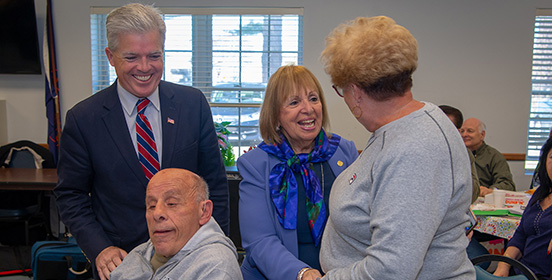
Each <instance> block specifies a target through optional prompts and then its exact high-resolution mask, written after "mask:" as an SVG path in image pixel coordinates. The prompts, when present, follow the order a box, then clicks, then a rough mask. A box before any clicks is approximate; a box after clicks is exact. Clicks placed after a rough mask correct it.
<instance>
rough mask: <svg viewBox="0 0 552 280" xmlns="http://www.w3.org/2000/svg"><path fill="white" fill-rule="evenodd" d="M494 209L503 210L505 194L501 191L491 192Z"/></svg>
mask: <svg viewBox="0 0 552 280" xmlns="http://www.w3.org/2000/svg"><path fill="white" fill-rule="evenodd" d="M493 198H494V205H495V208H504V206H505V204H506V193H505V192H504V191H503V190H494V191H493Z"/></svg>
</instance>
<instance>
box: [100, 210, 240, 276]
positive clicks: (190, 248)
mask: <svg viewBox="0 0 552 280" xmlns="http://www.w3.org/2000/svg"><path fill="white" fill-rule="evenodd" d="M153 253H154V248H153V244H152V243H151V240H149V241H147V242H146V243H143V244H141V245H139V246H138V247H136V248H134V250H132V251H131V252H130V253H129V254H128V255H127V256H126V257H125V258H124V260H123V262H122V263H121V264H120V265H119V266H118V267H117V268H116V269H115V270H114V271H113V272H111V277H110V279H111V280H119V279H121V280H138V279H140V280H146V279H148V280H149V279H165V280H169V279H194V280H195V279H243V278H242V275H241V271H240V267H239V265H238V255H237V253H236V247H235V246H234V243H232V241H231V240H230V239H229V238H228V237H226V236H225V235H224V233H223V232H222V230H221V229H220V227H219V225H218V224H217V222H216V221H215V220H214V219H213V218H212V217H211V220H209V222H207V223H206V224H205V225H203V226H202V227H200V228H199V230H198V231H197V232H196V233H195V234H194V236H193V237H192V238H191V239H190V240H189V241H188V243H186V245H184V247H183V248H182V249H181V250H180V252H178V253H177V254H176V255H174V256H173V257H172V258H171V259H169V261H168V262H167V263H165V264H164V265H163V266H161V267H160V268H159V269H158V270H157V271H156V272H155V274H154V273H153V268H152V266H151V264H150V260H151V257H152V256H153Z"/></svg>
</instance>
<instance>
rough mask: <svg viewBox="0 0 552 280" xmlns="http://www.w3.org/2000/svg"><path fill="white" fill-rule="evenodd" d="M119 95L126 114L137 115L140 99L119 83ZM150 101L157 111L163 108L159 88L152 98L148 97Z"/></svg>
mask: <svg viewBox="0 0 552 280" xmlns="http://www.w3.org/2000/svg"><path fill="white" fill-rule="evenodd" d="M117 94H118V95H119V100H121V105H122V106H123V110H124V111H125V112H126V114H127V115H128V116H131V115H132V114H133V113H135V112H136V103H137V102H138V100H139V99H140V98H138V97H136V96H135V95H133V94H132V93H130V92H128V91H127V90H126V89H124V88H123V87H122V86H121V84H119V82H117ZM148 99H149V100H150V104H152V105H153V107H154V108H155V110H157V112H159V111H160V108H161V106H160V104H159V86H158V87H157V88H156V89H155V91H154V92H153V93H152V94H151V95H150V96H148ZM150 107H151V106H150Z"/></svg>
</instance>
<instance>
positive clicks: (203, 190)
mask: <svg viewBox="0 0 552 280" xmlns="http://www.w3.org/2000/svg"><path fill="white" fill-rule="evenodd" d="M197 177H198V180H197V181H196V182H195V185H194V189H195V191H196V199H197V201H198V202H199V201H204V200H207V199H209V185H207V182H205V180H204V179H203V177H201V176H199V175H198V176H197Z"/></svg>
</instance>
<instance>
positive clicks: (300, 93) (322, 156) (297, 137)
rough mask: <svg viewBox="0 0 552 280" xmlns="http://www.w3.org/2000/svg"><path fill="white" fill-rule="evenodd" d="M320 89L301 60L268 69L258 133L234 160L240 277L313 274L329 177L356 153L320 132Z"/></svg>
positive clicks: (308, 276)
mask: <svg viewBox="0 0 552 280" xmlns="http://www.w3.org/2000/svg"><path fill="white" fill-rule="evenodd" d="M325 109H326V107H325V101H324V96H323V93H322V89H321V87H320V84H319V82H318V80H317V79H316V77H315V76H314V75H313V74H312V73H311V72H310V71H309V70H308V69H306V68H305V67H303V66H283V67H281V68H280V69H278V71H276V73H274V75H272V76H271V78H270V80H269V82H268V85H267V89H266V95H265V99H264V103H263V105H262V108H261V115H260V119H259V126H260V131H261V135H262V137H263V139H264V141H263V142H261V144H259V145H258V146H257V147H256V148H255V149H253V150H251V151H249V152H247V153H246V154H244V155H243V156H241V157H240V158H239V159H238V162H237V166H238V171H239V172H240V174H241V176H242V177H243V180H242V181H241V183H240V201H239V215H240V219H239V220H240V232H241V237H242V244H243V246H244V248H245V251H246V257H245V259H244V261H243V264H242V273H243V276H244V279H246V280H247V279H315V278H316V277H320V276H321V275H320V272H319V271H320V264H319V261H318V252H319V249H320V244H319V242H320V238H321V235H322V232H323V230H324V227H325V223H326V219H327V217H328V215H329V213H328V211H327V209H328V205H327V201H328V196H329V192H330V188H331V185H332V183H333V181H334V179H335V178H336V177H337V175H339V173H341V172H342V171H343V170H344V169H345V168H347V166H349V165H350V164H351V163H352V162H353V161H354V160H355V159H356V158H357V156H358V151H357V149H356V147H355V145H354V143H353V142H352V141H348V140H345V139H342V138H341V137H340V136H338V135H337V134H330V133H326V132H325V131H324V129H323V128H325V127H326V126H327V124H328V116H327V112H326V110H325Z"/></svg>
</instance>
